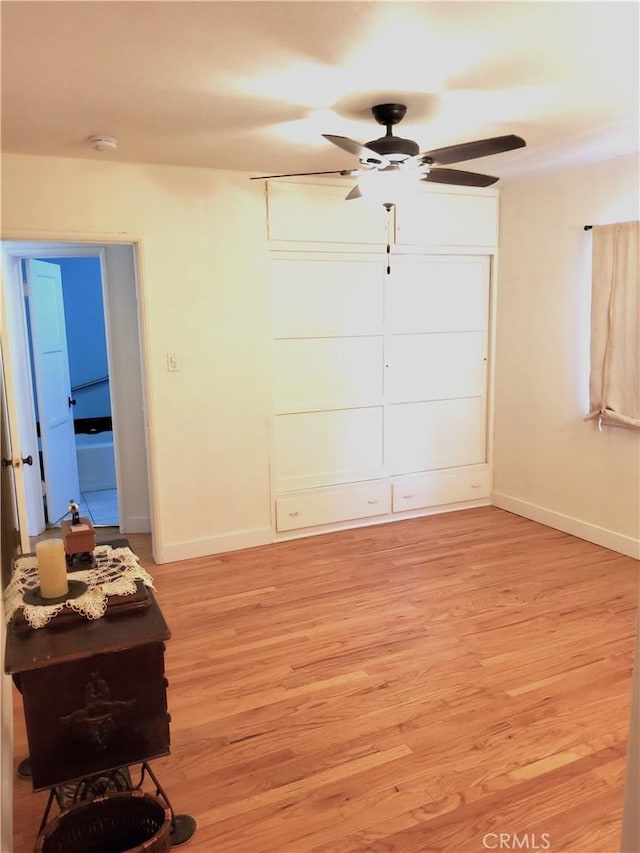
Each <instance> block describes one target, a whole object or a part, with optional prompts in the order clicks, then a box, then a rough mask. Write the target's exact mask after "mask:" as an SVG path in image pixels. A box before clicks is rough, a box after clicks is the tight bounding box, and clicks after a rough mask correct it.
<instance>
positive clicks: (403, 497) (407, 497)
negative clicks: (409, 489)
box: [402, 495, 413, 501]
mask: <svg viewBox="0 0 640 853" xmlns="http://www.w3.org/2000/svg"><path fill="white" fill-rule="evenodd" d="M412 497H413V495H403V496H402V499H403V500H405V501H410V500H411V498H412Z"/></svg>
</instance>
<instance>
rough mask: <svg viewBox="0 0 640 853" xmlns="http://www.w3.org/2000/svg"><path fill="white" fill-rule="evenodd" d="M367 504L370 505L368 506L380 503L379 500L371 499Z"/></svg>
mask: <svg viewBox="0 0 640 853" xmlns="http://www.w3.org/2000/svg"><path fill="white" fill-rule="evenodd" d="M367 503H368V504H377V503H378V498H370V499H369V500H368V501H367Z"/></svg>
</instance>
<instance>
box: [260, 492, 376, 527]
mask: <svg viewBox="0 0 640 853" xmlns="http://www.w3.org/2000/svg"><path fill="white" fill-rule="evenodd" d="M390 510H391V492H390V488H389V483H388V482H387V481H386V480H379V481H371V482H368V483H358V484H356V485H347V486H330V487H328V488H324V489H310V490H309V491H305V492H292V493H290V494H287V495H281V496H280V497H278V498H277V499H276V527H277V530H278V531H284V530H297V529H299V528H302V527H315V526H317V525H320V524H336V523H337V522H340V521H349V520H350V519H354V518H370V517H372V516H376V515H386V514H387V513H388V512H390Z"/></svg>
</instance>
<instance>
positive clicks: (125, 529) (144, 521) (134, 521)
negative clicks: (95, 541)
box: [120, 515, 151, 536]
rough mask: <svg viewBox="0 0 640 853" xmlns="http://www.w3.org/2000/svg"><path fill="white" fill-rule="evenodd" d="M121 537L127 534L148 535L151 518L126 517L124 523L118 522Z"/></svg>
mask: <svg viewBox="0 0 640 853" xmlns="http://www.w3.org/2000/svg"><path fill="white" fill-rule="evenodd" d="M120 527H121V529H122V533H123V535H125V536H126V535H127V533H148V532H149V528H150V527H151V518H150V517H149V516H148V515H128V516H127V517H126V521H125V522H123V521H122V519H121V520H120Z"/></svg>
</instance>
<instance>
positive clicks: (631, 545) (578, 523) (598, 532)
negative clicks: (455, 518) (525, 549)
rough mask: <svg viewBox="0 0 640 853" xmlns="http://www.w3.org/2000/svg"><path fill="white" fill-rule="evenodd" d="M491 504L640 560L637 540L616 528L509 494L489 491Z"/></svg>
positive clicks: (639, 543) (638, 541)
mask: <svg viewBox="0 0 640 853" xmlns="http://www.w3.org/2000/svg"><path fill="white" fill-rule="evenodd" d="M491 503H492V504H493V506H497V507H499V508H500V509H506V510H507V511H508V512H513V513H515V514H516V515H521V516H523V517H524V518H530V519H531V521H538V522H540V524H546V525H547V527H553V528H554V529H555V530H562V531H563V533H570V534H571V535H572V536H577V537H578V538H579V539H586V541H587V542H593V543H594V544H595V545H601V546H602V547H603V548H609V549H610V550H611V551H617V552H618V553H619V554H624V555H625V556H627V557H633V558H634V559H635V560H640V540H638V539H634V538H633V537H632V536H626V535H625V534H624V533H616V531H615V530H609V529H608V528H606V527H600V526H599V525H597V524H590V523H589V522H587V521H582V520H581V519H579V518H573V517H572V516H570V515H564V514H563V513H561V512H556V511H555V510H552V509H547V508H546V507H542V506H538V505H537V504H532V503H529V502H528V501H523V500H520V499H519V498H515V497H512V496H511V495H504V494H502V493H501V492H491Z"/></svg>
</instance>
